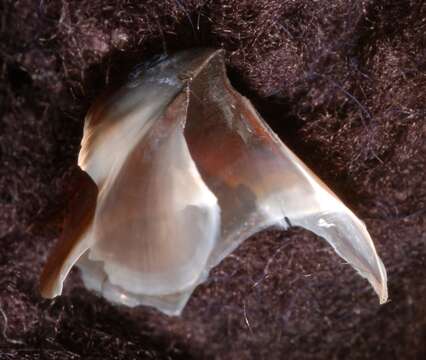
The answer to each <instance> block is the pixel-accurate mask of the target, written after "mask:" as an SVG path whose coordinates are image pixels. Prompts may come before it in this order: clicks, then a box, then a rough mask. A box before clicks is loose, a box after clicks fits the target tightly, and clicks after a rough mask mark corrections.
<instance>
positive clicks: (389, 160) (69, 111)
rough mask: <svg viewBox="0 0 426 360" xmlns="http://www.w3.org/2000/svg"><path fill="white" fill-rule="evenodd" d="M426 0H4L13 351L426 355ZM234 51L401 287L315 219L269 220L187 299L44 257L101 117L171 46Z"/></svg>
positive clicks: (0, 261) (275, 123)
mask: <svg viewBox="0 0 426 360" xmlns="http://www.w3.org/2000/svg"><path fill="white" fill-rule="evenodd" d="M425 33H426V5H425V3H424V2H423V1H420V0H418V1H417V0H411V1H409V0H405V1H404V0H399V1H391V0H388V1H382V0H372V1H355V0H354V1H347V0H346V1H343V0H330V1H326V0H324V1H310V0H300V1H278V0H257V1H254V0H253V1H249V0H216V1H213V0H212V1H208V0H207V1H206V0H204V1H202V0H199V1H197V0H193V1H185V0H173V1H155V0H153V1H121V0H120V1H97V0H92V1H89V0H86V1H64V0H61V1H49V0H40V1H35V0H32V1H31V0H18V1H12V0H1V1H0V239H1V240H0V241H1V250H0V359H1V360H4V359H190V358H194V359H199V358H215V359H253V358H256V359H283V358H286V359H340V358H345V359H378V358H383V359H385V358H386V359H424V358H426V283H425V275H424V272H425V269H426V245H425V243H426V235H425V227H426V225H425V217H426V211H425V208H426V206H425V201H426V181H425V169H426V164H425V156H426V136H425V135H426V122H425V112H426V111H425V110H426V107H425V104H426V92H425V90H426V78H425V70H426V61H425V59H426V56H425V55H426V52H425V49H426V46H425V45H426V38H425ZM194 46H211V47H217V48H219V47H220V48H224V49H226V51H227V53H226V54H227V65H228V70H229V76H230V78H231V81H232V83H233V84H234V85H235V86H236V87H237V88H238V89H239V90H240V91H241V92H242V93H243V94H245V95H246V96H248V97H249V98H250V99H251V100H252V101H253V102H254V104H255V106H256V107H257V109H258V110H259V111H260V112H261V114H262V115H263V116H264V117H265V119H267V121H268V122H269V123H270V125H271V126H272V127H273V129H274V130H275V131H277V132H278V133H279V135H280V136H281V138H282V139H283V140H284V141H285V142H286V143H287V144H288V145H289V146H290V147H291V148H292V149H293V150H294V151H295V152H296V153H297V154H298V155H299V156H300V157H301V158H302V159H303V160H304V161H305V162H306V163H307V164H308V165H309V166H310V167H311V168H312V169H313V170H314V171H315V172H316V173H317V174H318V175H319V176H320V177H321V178H322V179H323V180H324V181H325V182H326V183H327V184H328V185H329V186H330V187H331V188H332V189H333V190H334V191H335V192H336V193H337V194H338V195H339V196H340V197H341V199H342V200H344V201H345V202H346V204H347V205H349V206H350V207H351V208H352V209H353V210H354V211H355V212H356V213H357V214H358V215H359V216H360V217H361V218H362V219H363V220H364V221H365V222H366V224H367V226H368V228H369V230H370V232H371V235H372V237H373V239H374V241H375V244H376V246H377V249H378V252H379V254H380V255H381V257H382V259H383V261H384V263H385V265H386V267H387V271H388V276H389V290H390V302H389V303H388V304H386V305H384V306H379V305H378V300H377V298H376V296H375V295H374V293H373V291H372V289H371V288H370V287H369V285H368V284H367V282H366V281H365V280H363V279H361V278H360V277H359V276H358V275H356V274H355V272H354V271H353V270H352V269H351V268H350V267H349V266H348V265H345V264H344V263H343V262H342V260H340V259H339V258H338V257H337V256H336V255H335V254H334V253H333V251H332V249H331V248H330V247H328V246H327V245H326V244H325V243H324V242H323V241H322V240H321V239H319V238H317V237H315V236H314V235H312V234H310V233H309V232H307V231H304V230H301V229H292V230H289V231H286V232H280V231H274V230H270V231H265V232H262V233H260V234H258V235H257V236H254V237H253V238H251V239H250V240H248V241H246V242H245V243H244V244H243V245H242V246H241V247H240V248H239V249H238V250H237V251H236V252H235V253H234V254H233V255H231V256H229V257H228V258H227V259H226V260H225V261H224V262H223V263H222V264H221V265H220V266H218V267H217V268H216V269H214V271H213V272H212V274H211V276H210V279H209V281H208V282H207V283H206V284H204V285H203V286H200V287H199V288H198V289H197V290H196V292H195V293H194V295H193V297H192V298H191V300H190V302H189V303H188V305H187V307H186V309H185V311H184V312H183V315H182V316H181V317H179V318H169V317H167V316H164V315H161V314H159V313H158V312H156V311H155V310H152V309H149V308H138V309H134V310H131V309H127V308H120V307H115V306H112V305H110V304H108V303H107V302H105V301H104V300H102V299H100V298H98V297H97V296H95V295H93V294H91V293H89V292H88V291H86V290H85V289H84V288H83V287H82V284H81V282H80V279H79V275H78V272H77V271H75V272H73V273H72V274H71V277H70V278H69V280H68V281H67V283H66V286H65V294H64V296H62V297H60V298H57V299H56V300H54V301H47V300H42V299H41V298H40V296H39V295H38V292H37V283H38V276H39V273H40V269H41V266H42V264H43V263H44V261H45V259H46V256H47V253H48V250H49V249H50V248H51V247H52V245H53V244H54V243H55V241H56V240H57V238H58V235H59V233H60V230H61V223H62V220H63V216H64V212H65V208H66V205H67V201H68V199H69V197H70V194H72V193H73V192H74V191H76V189H75V187H76V181H75V176H74V173H75V166H76V165H75V164H76V158H77V154H78V151H79V142H80V139H81V135H82V127H83V118H84V114H85V112H86V111H87V109H88V106H89V105H90V103H91V102H92V101H93V100H94V98H95V97H96V96H97V95H98V94H100V93H101V92H102V89H104V88H105V86H106V85H107V84H114V83H117V82H120V81H121V80H122V79H123V78H125V77H126V76H127V73H128V71H129V70H130V69H131V68H132V67H133V66H135V65H137V64H138V63H141V62H143V61H145V60H146V59H148V58H149V57H150V56H152V55H153V54H158V53H162V52H164V51H167V52H173V51H175V50H177V49H181V48H188V47H194Z"/></svg>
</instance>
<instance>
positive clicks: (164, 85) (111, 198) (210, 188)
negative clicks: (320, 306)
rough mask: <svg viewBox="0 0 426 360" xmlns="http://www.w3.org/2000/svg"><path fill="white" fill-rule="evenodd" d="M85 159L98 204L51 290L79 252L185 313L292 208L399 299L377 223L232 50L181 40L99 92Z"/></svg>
mask: <svg viewBox="0 0 426 360" xmlns="http://www.w3.org/2000/svg"><path fill="white" fill-rule="evenodd" d="M79 165H80V167H81V168H82V169H83V170H84V171H85V172H87V173H88V174H89V176H90V177H91V178H92V179H93V181H94V182H95V183H96V184H97V187H98V188H99V194H98V196H97V201H96V205H95V207H96V209H94V210H93V209H92V210H90V209H86V210H84V211H86V217H87V216H89V217H91V219H92V221H91V223H90V226H88V227H87V229H86V230H85V231H84V232H81V233H80V235H79V236H77V237H76V236H74V237H73V238H72V239H71V240H70V239H65V240H64V239H62V241H63V242H64V243H68V244H69V243H70V242H71V243H73V247H75V248H79V249H84V251H83V252H82V251H80V252H74V253H71V254H69V256H68V257H67V256H66V255H65V256H64V255H61V254H68V253H69V252H68V253H67V252H66V251H65V252H64V251H62V253H60V254H59V255H61V256H59V255H58V257H56V260H51V261H49V262H48V264H47V265H46V269H47V270H45V274H47V275H44V277H43V279H47V278H48V279H49V281H48V282H47V281H43V279H42V289H46V288H51V289H56V290H55V291H53V290H52V291H46V290H45V291H43V295H44V296H46V297H53V296H56V295H58V294H59V293H60V290H61V289H62V282H63V280H64V278H65V276H66V273H64V271H62V272H61V269H68V270H69V267H70V266H72V265H73V264H74V263H76V265H77V266H78V267H79V268H80V269H81V271H82V276H83V280H84V282H85V285H86V286H87V287H88V288H90V289H93V290H95V291H98V292H100V293H102V294H103V296H105V297H106V298H107V299H109V300H111V301H113V302H117V303H121V304H125V305H129V306H136V305H141V304H144V305H149V306H154V307H156V308H157V309H158V310H160V311H162V312H164V313H167V314H173V315H177V314H179V313H180V312H181V310H182V309H183V307H184V306H185V304H186V302H187V300H188V299H189V297H190V295H191V293H192V292H193V291H194V289H195V288H196V286H197V285H199V284H200V283H202V282H203V281H204V280H205V279H206V278H207V276H208V273H209V271H210V269H211V268H212V267H214V266H215V265H217V264H218V263H219V262H220V261H221V260H222V259H223V258H224V257H226V256H227V255H228V254H230V253H231V252H232V251H233V250H234V249H235V248H236V247H238V245H240V244H241V243H242V242H243V241H244V240H245V239H247V238H248V237H249V236H251V235H252V234H254V233H256V232H258V231H260V230H262V229H265V228H267V227H269V226H271V225H281V226H282V227H283V228H286V222H285V220H284V219H286V220H287V221H290V223H291V224H294V225H297V226H302V227H304V228H306V229H308V230H310V231H312V232H314V233H316V234H317V235H319V236H321V237H323V238H324V239H325V240H326V241H327V242H328V243H329V244H330V245H332V246H333V248H334V249H335V251H336V252H337V253H338V254H339V255H340V256H341V257H342V258H343V259H345V260H346V261H347V262H348V263H349V264H351V265H352V266H353V267H354V268H355V269H356V270H357V271H358V272H359V273H360V274H361V275H362V276H363V277H365V278H367V280H368V281H369V282H370V283H371V285H372V286H373V288H374V290H375V291H376V292H377V294H378V296H379V299H380V302H381V303H384V302H386V300H387V279H386V271H385V269H384V266H383V264H382V262H381V260H380V258H379V257H378V255H377V253H376V250H375V247H374V244H373V242H372V240H371V238H370V236H369V234H368V231H367V229H366V227H365V225H364V224H363V223H362V222H361V221H360V220H359V219H358V218H357V217H356V216H355V215H354V214H353V213H352V212H351V211H350V210H349V209H348V208H347V207H346V206H345V205H344V204H343V203H342V202H341V201H340V200H339V199H338V198H337V197H336V196H335V195H334V194H333V193H332V192H331V190H329V189H328V188H327V187H326V186H325V185H324V184H323V183H322V182H321V181H320V180H319V179H318V178H317V177H316V176H315V175H314V174H313V173H312V172H311V171H310V170H309V169H308V168H307V167H306V166H305V165H304V164H303V163H302V162H301V160H299V159H298V158H297V157H296V156H295V155H294V154H293V153H292V152H291V151H290V150H289V149H288V148H287V147H286V146H285V145H284V144H283V143H282V142H281V140H280V139H279V138H278V137H277V136H276V135H275V134H274V133H273V131H272V130H271V129H270V128H269V127H268V126H267V125H266V123H265V122H264V121H263V120H262V119H261V117H260V116H259V114H258V113H257V112H256V111H255V109H254V108H253V106H252V105H251V103H250V102H249V101H248V100H247V99H246V98H244V97H243V96H242V95H240V94H239V93H237V92H236V91H235V90H234V89H233V88H232V86H231V84H230V83H229V81H228V79H227V77H226V70H225V64H224V57H223V53H222V51H220V50H211V49H196V50H190V51H185V52H181V53H179V54H177V55H175V56H173V57H171V58H169V59H166V60H164V61H162V62H160V63H159V64H156V65H155V66H154V67H152V68H150V69H148V70H146V71H145V72H144V73H143V74H141V75H140V76H139V77H136V79H134V80H133V81H132V82H130V83H129V84H127V85H126V86H124V87H122V88H121V89H119V90H118V91H117V92H116V93H114V94H112V95H110V96H109V97H105V98H102V100H101V101H98V102H97V103H96V104H95V105H94V106H93V107H92V108H91V110H90V111H89V113H88V115H87V117H86V122H85V129H84V136H83V141H82V148H81V152H80V156H79ZM80 211H83V210H80ZM90 211H91V212H90ZM66 233H67V230H66V228H65V230H64V234H66ZM64 236H65V237H66V235H64ZM68 247H69V245H68ZM51 259H55V256H54V255H53V256H52V257H51ZM52 262H55V263H56V264H57V263H60V264H62V263H65V262H66V263H67V264H69V265H68V266H62V267H61V266H58V265H56V267H53V266H52V265H50V263H52ZM53 268H55V269H56V270H55V271H53V270H51V269H53ZM49 269H50V270H49ZM58 269H59V270H58Z"/></svg>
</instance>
